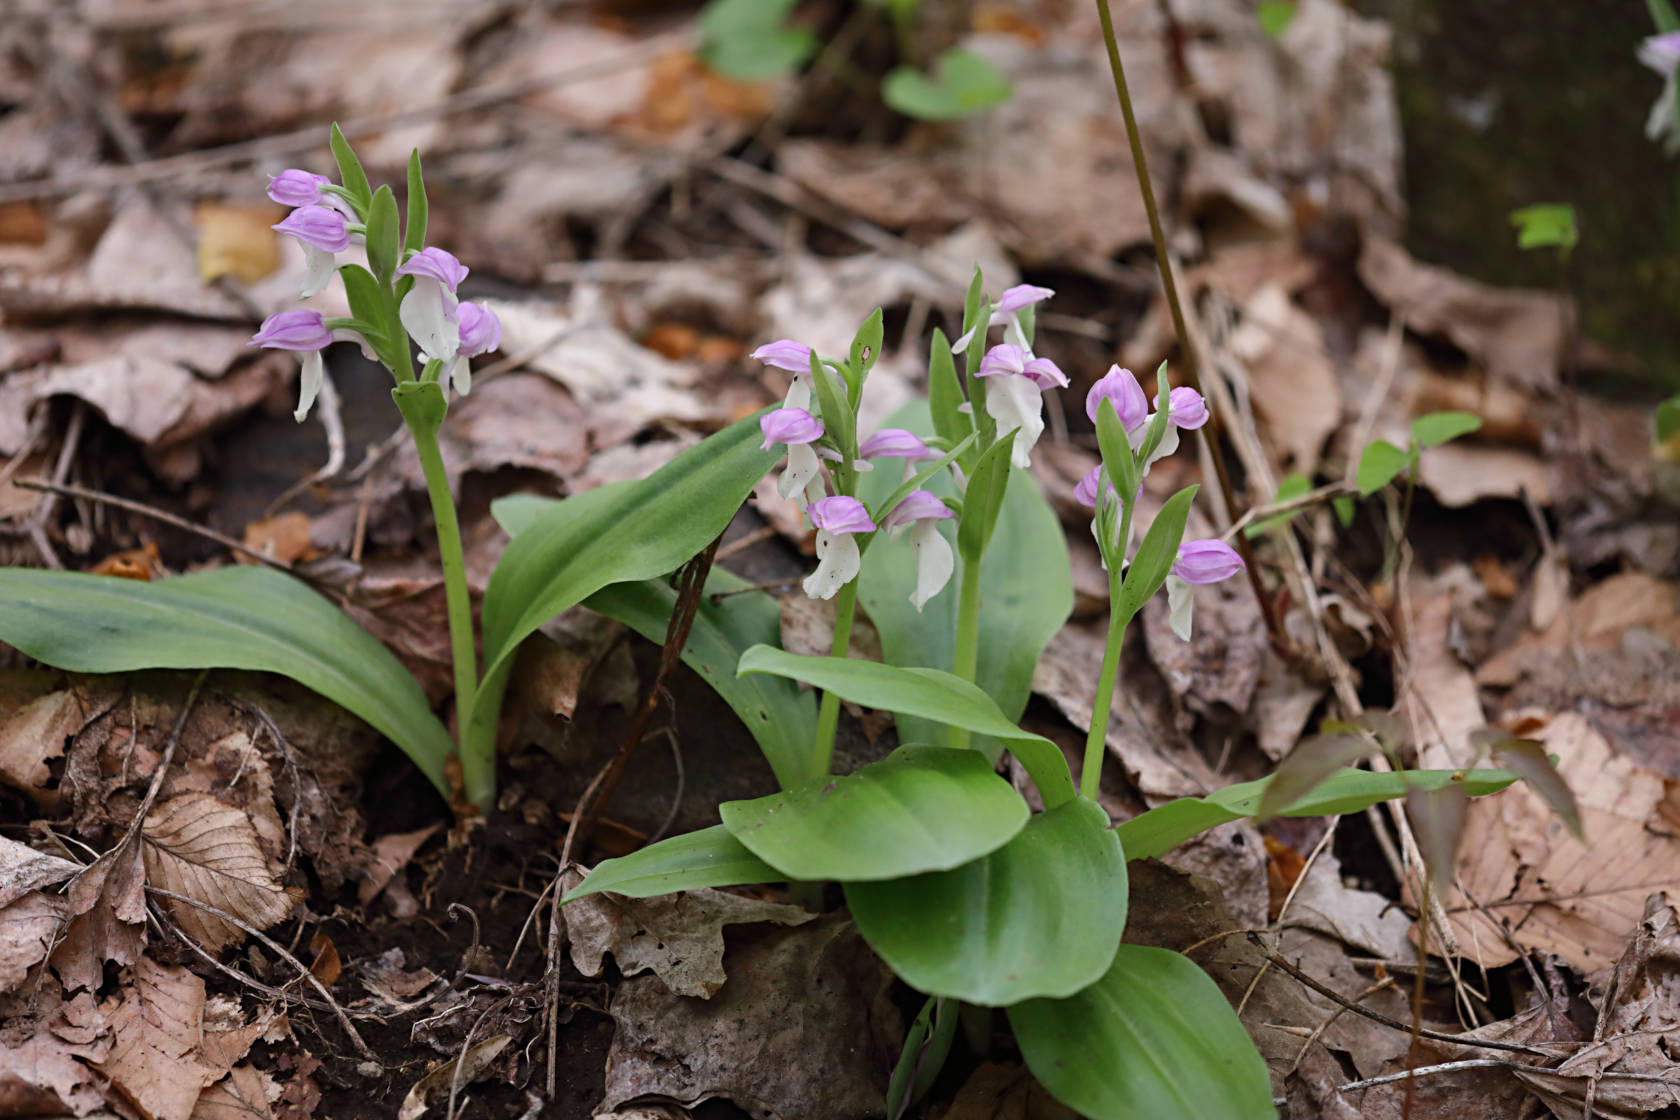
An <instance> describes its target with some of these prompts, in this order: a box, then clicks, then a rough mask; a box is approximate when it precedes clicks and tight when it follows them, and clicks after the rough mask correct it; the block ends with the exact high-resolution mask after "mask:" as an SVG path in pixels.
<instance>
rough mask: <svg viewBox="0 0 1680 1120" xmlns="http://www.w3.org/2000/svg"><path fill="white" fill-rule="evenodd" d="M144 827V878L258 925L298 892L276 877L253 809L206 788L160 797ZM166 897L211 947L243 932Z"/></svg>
mask: <svg viewBox="0 0 1680 1120" xmlns="http://www.w3.org/2000/svg"><path fill="white" fill-rule="evenodd" d="M141 834H142V836H143V837H144V849H145V858H146V878H147V881H148V882H150V883H151V884H153V885H154V886H158V887H162V888H164V889H165V890H169V891H173V892H174V893H176V894H179V895H185V896H186V897H188V898H193V899H197V900H198V901H199V902H202V903H204V904H206V905H208V906H213V907H215V908H216V909H217V910H221V911H223V912H225V913H227V914H229V915H231V916H233V917H235V918H238V919H239V920H240V921H242V922H244V923H246V924H247V925H249V926H252V927H253V928H255V929H259V930H263V929H267V928H268V927H269V926H271V925H273V924H274V923H276V922H278V921H280V920H281V919H283V918H285V917H286V915H287V914H290V913H291V912H292V907H293V906H294V905H295V904H296V903H297V900H298V899H299V898H300V897H301V895H302V892H301V891H299V890H298V889H297V888H295V887H294V888H286V887H283V886H281V885H280V883H279V882H278V881H276V879H275V878H274V874H273V872H272V871H271V870H270V869H269V863H268V858H267V857H266V856H265V855H264V854H263V850H262V845H261V844H260V843H259V842H258V839H257V832H256V829H255V828H254V827H253V826H252V824H251V820H250V817H249V816H248V815H247V814H246V813H245V812H243V811H242V810H240V809H236V808H234V807H233V806H231V805H227V804H224V803H223V802H221V801H219V800H217V799H216V798H214V797H212V796H210V795H209V794H206V793H183V794H181V795H179V796H177V797H171V798H169V799H168V800H166V801H161V802H159V803H158V804H157V805H156V806H155V807H154V808H153V809H152V811H151V812H150V813H149V814H147V816H146V822H145V826H144V827H143V828H142V830H141ZM164 901H165V903H166V904H167V906H168V908H169V911H170V915H171V916H172V917H173V918H174V919H175V921H176V923H177V924H178V925H179V926H180V927H181V929H182V930H183V931H184V932H185V933H186V934H187V936H189V937H191V938H192V939H193V940H194V941H197V942H199V943H200V944H201V945H203V946H204V947H205V948H207V949H209V950H211V951H212V952H214V951H215V950H217V949H220V948H222V947H223V946H226V945H231V944H234V943H236V942H239V941H242V940H244V938H245V932H244V931H243V930H241V929H240V928H239V927H237V926H235V925H233V924H231V923H230V922H227V921H224V920H223V919H221V918H219V917H217V916H216V915H214V914H210V913H207V912H206V911H203V910H200V909H198V908H197V907H194V906H189V905H188V904H186V903H183V902H178V901H176V900H174V899H165V900H164Z"/></svg>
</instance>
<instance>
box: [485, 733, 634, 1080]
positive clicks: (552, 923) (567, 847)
mask: <svg viewBox="0 0 1680 1120" xmlns="http://www.w3.org/2000/svg"><path fill="white" fill-rule="evenodd" d="M611 765H612V763H610V762H609V763H608V764H607V766H603V767H602V768H601V769H600V770H598V771H596V773H595V777H594V778H592V779H591V780H590V782H589V785H588V786H587V787H586V788H585V789H584V791H583V796H582V797H580V798H578V803H577V806H576V807H575V808H573V810H572V820H571V823H570V824H569V825H567V826H566V841H565V843H564V844H562V845H561V846H560V870H559V871H557V872H555V873H554V896H553V898H552V899H550V901H549V911H548V972H547V976H548V991H547V993H545V994H546V996H547V1002H548V1095H549V1097H550V1098H552V1097H553V1096H554V1090H555V1088H556V1086H557V1085H558V1082H557V1081H556V1080H555V1074H556V1069H557V1065H556V1054H555V1050H556V1049H557V1048H558V1047H559V1045H560V938H561V936H562V933H561V925H560V898H561V896H562V894H563V893H564V892H563V891H561V890H560V878H561V876H563V875H565V874H566V867H567V866H568V865H569V864H570V863H571V862H572V842H573V841H575V840H576V839H577V833H578V822H580V821H582V820H583V807H584V805H585V804H587V803H588V802H589V800H590V799H591V798H593V797H594V796H595V791H596V790H598V789H600V788H601V781H602V779H603V778H605V777H606V776H607V769H608V767H610V766H611ZM537 905H538V906H541V905H542V903H541V900H538V903H537ZM519 935H520V937H524V936H525V931H524V930H520V933H519ZM514 948H515V949H517V948H518V946H517V945H515V946H514ZM509 960H510V961H511V960H512V958H511V957H510V958H509Z"/></svg>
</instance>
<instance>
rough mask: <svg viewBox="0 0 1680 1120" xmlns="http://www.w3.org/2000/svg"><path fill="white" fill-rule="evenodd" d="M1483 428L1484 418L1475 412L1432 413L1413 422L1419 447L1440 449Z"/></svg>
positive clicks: (1414, 433) (1414, 437) (1414, 434)
mask: <svg viewBox="0 0 1680 1120" xmlns="http://www.w3.org/2000/svg"><path fill="white" fill-rule="evenodd" d="M1481 426H1482V418H1481V417H1480V416H1477V415H1476V414H1475V413H1473V412H1431V413H1428V414H1427V415H1424V416H1419V417H1418V418H1417V419H1416V420H1413V421H1412V438H1413V439H1415V440H1417V442H1418V446H1419V447H1439V446H1440V445H1441V444H1443V443H1446V442H1447V441H1448V440H1452V439H1457V438H1458V437H1459V436H1466V435H1469V434H1470V433H1471V432H1474V431H1477V430H1478V429H1480V428H1481Z"/></svg>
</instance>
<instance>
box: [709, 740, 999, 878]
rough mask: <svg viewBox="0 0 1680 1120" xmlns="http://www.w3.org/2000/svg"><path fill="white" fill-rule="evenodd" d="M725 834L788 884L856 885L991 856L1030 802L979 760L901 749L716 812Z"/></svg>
mask: <svg viewBox="0 0 1680 1120" xmlns="http://www.w3.org/2000/svg"><path fill="white" fill-rule="evenodd" d="M718 813H719V815H720V816H722V817H723V823H724V826H725V827H727V828H728V829H729V831H730V833H731V834H732V835H734V837H735V838H736V839H737V840H739V841H740V842H741V843H743V844H745V845H746V846H747V848H748V849H750V850H751V851H752V853H753V854H754V855H755V856H757V857H758V858H760V859H762V860H763V861H764V862H765V863H768V864H769V865H770V866H772V867H774V868H776V869H778V870H779V871H781V872H782V873H783V875H784V876H785V877H786V878H789V879H813V880H824V879H833V880H837V881H840V882H856V881H862V880H868V879H894V878H898V877H900V876H903V875H919V874H921V873H922V872H924V871H944V870H948V869H950V868H953V867H959V866H961V865H962V864H965V863H967V862H969V861H970V860H973V859H978V858H979V857H981V856H983V855H985V854H986V853H988V852H992V851H996V850H997V849H998V848H1001V847H1002V846H1003V845H1005V844H1007V843H1008V842H1009V840H1010V838H1011V837H1012V836H1014V835H1015V834H1016V833H1017V832H1019V831H1021V828H1022V826H1023V825H1025V824H1026V823H1027V816H1028V810H1027V803H1026V802H1025V801H1023V800H1021V795H1020V794H1018V793H1016V792H1015V790H1014V788H1013V787H1011V786H1010V784H1009V783H1008V782H1006V781H1004V780H1003V779H1002V778H1000V777H998V776H997V774H996V773H994V772H993V771H992V768H991V766H990V764H988V763H987V762H986V758H985V756H984V755H982V754H980V752H978V751H971V750H959V749H955V748H952V747H900V748H899V749H898V750H896V751H894V752H893V753H892V754H890V755H888V756H887V757H886V758H884V759H882V760H881V761H880V762H873V763H870V764H869V765H868V766H865V767H863V768H862V769H860V770H857V771H854V772H853V773H850V774H847V775H845V776H844V777H839V778H834V777H828V778H817V779H815V780H813V781H809V782H804V783H801V784H800V785H797V786H795V787H794V788H792V789H788V790H783V791H782V792H781V793H773V794H771V795H770V796H769V797H759V798H755V799H753V800H751V801H725V802H724V803H723V804H722V805H719V806H718Z"/></svg>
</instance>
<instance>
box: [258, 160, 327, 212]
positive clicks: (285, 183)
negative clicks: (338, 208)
mask: <svg viewBox="0 0 1680 1120" xmlns="http://www.w3.org/2000/svg"><path fill="white" fill-rule="evenodd" d="M331 182H332V180H331V179H329V178H327V177H326V176H325V175H317V174H315V173H314V172H313V171H300V170H299V169H297V168H295V167H288V168H287V169H286V170H284V171H282V172H280V174H278V175H270V176H269V177H268V197H269V198H272V199H273V200H274V201H275V202H278V203H279V204H280V205H282V206H313V205H315V204H316V203H317V202H320V201H321V188H322V187H324V186H327V185H328V184H329V183H331Z"/></svg>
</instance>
